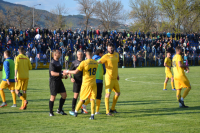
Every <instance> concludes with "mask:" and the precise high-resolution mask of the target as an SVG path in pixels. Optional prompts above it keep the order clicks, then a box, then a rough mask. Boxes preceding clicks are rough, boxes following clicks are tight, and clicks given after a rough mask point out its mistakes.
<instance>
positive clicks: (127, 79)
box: [125, 76, 200, 86]
mask: <svg viewBox="0 0 200 133" xmlns="http://www.w3.org/2000/svg"><path fill="white" fill-rule="evenodd" d="M142 77H144V76H142ZM133 78H136V77H131V78H126V79H125V80H126V81H129V82H140V83H147V84H163V83H154V82H144V81H134V80H130V79H133ZM192 85H200V84H193V83H191V86H192Z"/></svg>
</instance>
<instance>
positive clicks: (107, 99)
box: [105, 97, 110, 114]
mask: <svg viewBox="0 0 200 133" xmlns="http://www.w3.org/2000/svg"><path fill="white" fill-rule="evenodd" d="M105 106H106V114H108V113H109V112H110V111H109V98H106V97H105Z"/></svg>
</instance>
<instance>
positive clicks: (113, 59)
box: [98, 44, 120, 116]
mask: <svg viewBox="0 0 200 133" xmlns="http://www.w3.org/2000/svg"><path fill="white" fill-rule="evenodd" d="M107 50H108V54H105V55H104V56H103V57H102V58H101V59H100V60H99V61H98V63H102V64H105V67H106V75H105V92H106V95H105V106H106V115H107V116H113V115H112V114H111V113H118V112H117V111H116V109H115V105H116V103H117V100H118V97H119V96H120V88H119V83H118V80H119V75H118V62H119V54H118V53H117V52H114V46H113V44H108V46H107ZM111 91H114V92H115V96H114V98H113V103H112V107H111V109H110V111H109V98H110V94H111Z"/></svg>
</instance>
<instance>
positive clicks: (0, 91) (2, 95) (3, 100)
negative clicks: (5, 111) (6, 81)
mask: <svg viewBox="0 0 200 133" xmlns="http://www.w3.org/2000/svg"><path fill="white" fill-rule="evenodd" d="M0 93H1V98H2V102H6V98H5V93H4V91H3V90H0Z"/></svg>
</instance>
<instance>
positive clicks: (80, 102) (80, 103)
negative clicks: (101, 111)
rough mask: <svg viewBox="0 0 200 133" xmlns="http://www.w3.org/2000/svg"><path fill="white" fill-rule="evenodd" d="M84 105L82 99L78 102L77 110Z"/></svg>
mask: <svg viewBox="0 0 200 133" xmlns="http://www.w3.org/2000/svg"><path fill="white" fill-rule="evenodd" d="M82 105H83V102H82V101H81V100H80V101H79V102H78V104H77V105H76V109H75V110H76V111H77V112H78V111H79V109H80V108H81V106H82Z"/></svg>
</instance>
